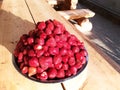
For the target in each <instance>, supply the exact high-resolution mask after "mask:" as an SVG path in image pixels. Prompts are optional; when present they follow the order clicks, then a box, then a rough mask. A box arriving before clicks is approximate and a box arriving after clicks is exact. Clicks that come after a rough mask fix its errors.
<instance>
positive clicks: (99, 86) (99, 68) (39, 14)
mask: <svg viewBox="0 0 120 90" xmlns="http://www.w3.org/2000/svg"><path fill="white" fill-rule="evenodd" d="M27 3H28V5H29V8H30V10H31V13H32V15H33V17H34V19H35V22H38V21H45V20H48V19H57V20H58V21H60V22H62V23H63V24H64V25H65V27H66V28H67V30H68V31H69V32H70V33H72V34H75V35H76V36H77V37H78V38H79V39H80V40H81V41H84V43H85V46H86V49H87V50H88V53H89V64H88V77H87V82H86V83H85V85H83V87H80V84H79V85H78V86H79V87H77V86H76V83H80V80H79V79H78V80H75V81H73V82H71V84H72V87H69V86H70V85H71V84H70V85H69V86H68V85H66V84H65V83H63V85H64V87H65V88H66V90H71V88H72V90H75V89H74V87H77V89H78V88H82V89H85V90H107V89H108V90H119V89H120V86H119V83H120V74H119V72H117V71H116V70H115V69H114V68H113V67H112V66H111V64H109V63H108V62H107V61H106V59H105V58H104V57H103V56H102V55H101V54H99V53H98V52H97V51H96V50H95V49H94V48H93V47H91V45H90V44H88V42H86V40H85V39H83V37H82V34H81V33H80V32H79V31H77V30H76V28H75V27H74V26H72V25H71V24H70V23H69V22H68V21H66V20H65V19H64V18H62V17H61V16H60V15H59V14H57V13H56V11H55V10H53V9H52V8H51V7H50V6H49V5H48V4H47V3H46V2H45V1H44V0H32V1H29V0H27ZM33 6H34V7H33Z"/></svg>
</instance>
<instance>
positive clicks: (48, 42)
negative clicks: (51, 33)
mask: <svg viewBox="0 0 120 90" xmlns="http://www.w3.org/2000/svg"><path fill="white" fill-rule="evenodd" d="M46 45H47V46H50V47H54V46H56V41H55V39H54V38H52V37H51V38H49V39H48V40H47V41H46Z"/></svg>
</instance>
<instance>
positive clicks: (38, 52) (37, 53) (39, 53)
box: [36, 49, 44, 57]
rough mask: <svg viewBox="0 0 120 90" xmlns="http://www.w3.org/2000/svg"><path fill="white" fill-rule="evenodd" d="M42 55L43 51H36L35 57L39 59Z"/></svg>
mask: <svg viewBox="0 0 120 90" xmlns="http://www.w3.org/2000/svg"><path fill="white" fill-rule="evenodd" d="M43 54H44V50H43V49H41V50H37V51H36V56H37V57H40V56H42V55H43Z"/></svg>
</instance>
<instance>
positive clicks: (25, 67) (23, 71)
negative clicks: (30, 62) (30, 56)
mask: <svg viewBox="0 0 120 90" xmlns="http://www.w3.org/2000/svg"><path fill="white" fill-rule="evenodd" d="M27 72H28V67H27V66H24V67H23V68H22V73H23V74H25V73H27Z"/></svg>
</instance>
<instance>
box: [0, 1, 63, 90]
mask: <svg viewBox="0 0 120 90" xmlns="http://www.w3.org/2000/svg"><path fill="white" fill-rule="evenodd" d="M34 27H35V25H34V22H33V20H32V17H31V15H30V13H29V11H28V8H27V6H26V4H25V2H24V0H12V1H10V0H3V2H2V6H1V10H0V90H62V87H61V85H60V84H49V85H48V84H42V83H38V82H34V81H31V80H29V79H27V78H25V77H23V76H22V75H21V74H20V73H19V72H18V71H17V70H16V69H15V67H14V65H13V62H12V53H13V50H14V48H15V45H16V41H18V40H19V37H20V36H21V35H22V34H24V33H28V31H29V30H31V29H33V28H34Z"/></svg>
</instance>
